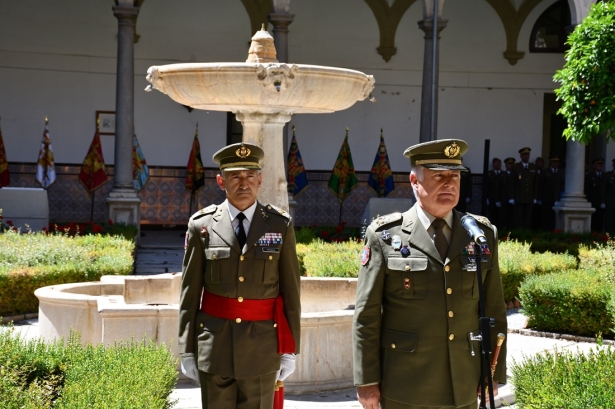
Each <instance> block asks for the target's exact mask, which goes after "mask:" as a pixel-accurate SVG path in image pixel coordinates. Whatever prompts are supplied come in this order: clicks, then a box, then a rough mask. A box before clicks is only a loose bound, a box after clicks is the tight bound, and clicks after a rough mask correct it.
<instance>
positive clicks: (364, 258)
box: [361, 246, 370, 266]
mask: <svg viewBox="0 0 615 409" xmlns="http://www.w3.org/2000/svg"><path fill="white" fill-rule="evenodd" d="M369 251H370V250H369V246H363V250H361V265H362V266H364V265H366V264H367V263H368V262H369Z"/></svg>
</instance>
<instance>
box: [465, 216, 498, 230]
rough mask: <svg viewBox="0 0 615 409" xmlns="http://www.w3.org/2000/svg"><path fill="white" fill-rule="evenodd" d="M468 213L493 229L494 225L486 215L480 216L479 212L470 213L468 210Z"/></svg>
mask: <svg viewBox="0 0 615 409" xmlns="http://www.w3.org/2000/svg"><path fill="white" fill-rule="evenodd" d="M466 214H467V215H468V216H472V217H473V218H475V219H476V221H477V222H479V223H480V224H484V225H485V226H487V227H489V228H490V229H491V230H493V225H492V224H491V222H490V221H489V219H487V218H486V217H485V216H479V215H477V214H472V213H468V212H466Z"/></svg>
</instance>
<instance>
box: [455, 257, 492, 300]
mask: <svg viewBox="0 0 615 409" xmlns="http://www.w3.org/2000/svg"><path fill="white" fill-rule="evenodd" d="M459 260H460V262H461V296H462V297H463V298H479V294H478V281H477V275H476V270H477V266H476V259H475V256H460V257H459ZM492 268H493V262H492V260H491V256H482V262H481V263H480V270H481V275H482V276H483V277H485V274H486V273H487V271H489V270H491V269H492Z"/></svg>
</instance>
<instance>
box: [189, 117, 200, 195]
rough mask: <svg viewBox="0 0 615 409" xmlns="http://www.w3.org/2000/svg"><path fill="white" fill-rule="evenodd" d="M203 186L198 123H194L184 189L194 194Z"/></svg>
mask: <svg viewBox="0 0 615 409" xmlns="http://www.w3.org/2000/svg"><path fill="white" fill-rule="evenodd" d="M203 186H205V168H204V167H203V160H202V159H201V145H200V144H199V125H198V124H197V125H196V132H195V133H194V141H193V142H192V149H191V150H190V157H189V158H188V166H187V169H186V189H188V190H189V191H190V193H191V194H192V195H194V194H195V193H196V192H197V191H198V190H199V189H200V188H202V187H203Z"/></svg>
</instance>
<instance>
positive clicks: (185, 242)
mask: <svg viewBox="0 0 615 409" xmlns="http://www.w3.org/2000/svg"><path fill="white" fill-rule="evenodd" d="M187 248H188V233H186V238H185V239H184V250H186V249H187Z"/></svg>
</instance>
